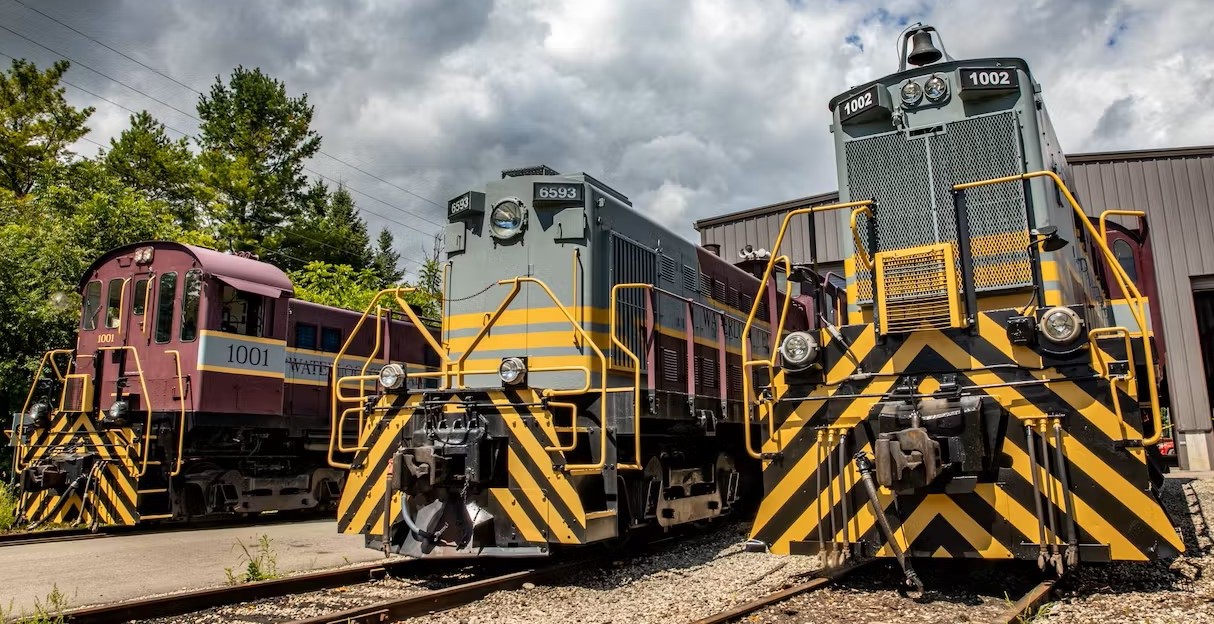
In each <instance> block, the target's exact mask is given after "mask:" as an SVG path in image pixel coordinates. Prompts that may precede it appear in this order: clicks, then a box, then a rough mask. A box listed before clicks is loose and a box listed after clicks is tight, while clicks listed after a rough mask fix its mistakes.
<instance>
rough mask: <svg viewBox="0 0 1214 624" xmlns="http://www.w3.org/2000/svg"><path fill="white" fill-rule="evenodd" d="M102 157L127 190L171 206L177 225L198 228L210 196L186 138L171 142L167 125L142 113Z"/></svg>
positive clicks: (106, 165) (132, 118)
mask: <svg viewBox="0 0 1214 624" xmlns="http://www.w3.org/2000/svg"><path fill="white" fill-rule="evenodd" d="M100 158H101V159H102V161H103V162H104V164H105V168H106V169H108V170H109V172H110V173H111V174H113V175H114V177H115V178H117V180H118V181H119V182H120V183H122V184H123V185H125V186H126V187H127V188H129V189H131V190H133V191H135V192H137V193H139V194H140V195H141V196H142V197H143V198H144V199H146V200H148V201H151V202H163V203H165V204H166V205H168V207H169V208H170V212H171V214H172V215H173V217H174V218H175V219H176V221H177V225H178V226H180V227H181V228H183V229H186V230H189V229H193V228H196V227H198V224H199V221H200V216H201V209H202V207H203V204H204V202H205V198H206V197H207V195H208V193H207V189H206V188H204V187H203V186H202V185H201V184H200V183H199V181H198V173H199V172H198V163H197V162H196V161H195V160H194V155H193V153H191V152H190V145H189V140H188V139H187V138H185V137H181V138H180V139H178V140H176V141H173V140H171V139H169V136H168V133H167V132H165V127H164V124H163V123H160V122H159V121H157V120H156V119H155V118H154V117H152V115H151V114H149V113H148V112H147V111H143V112H141V113H139V114H137V115H131V126H130V127H129V128H127V129H126V130H124V131H123V132H122V134H120V135H119V136H118V138H116V139H110V149H109V150H108V151H106V152H104V153H103V154H102V155H101V157H100Z"/></svg>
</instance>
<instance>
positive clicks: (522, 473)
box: [506, 449, 578, 544]
mask: <svg viewBox="0 0 1214 624" xmlns="http://www.w3.org/2000/svg"><path fill="white" fill-rule="evenodd" d="M526 461H527V460H526V459H525V458H522V457H519V456H518V454H517V453H515V451H514V450H513V449H511V450H510V453H509V458H508V461H507V462H506V465H507V470H508V471H509V473H510V476H511V477H512V478H513V479H514V482H515V483H517V484H518V485H519V489H518V490H515V491H514V495H515V496H518V495H519V494H522V495H523V496H525V497H527V500H529V501H531V506H532V507H534V508H535V509H537V510H539V512H540V513H541V514H543V515H544V522H546V523H547V524H548V528H549V529H551V530H550V531H549V533H550V536H551V537H553V538H555V539H556V541H558V542H560V543H562V544H577V543H578V539H577V535H575V534H574V532H573V529H572V528H570V526H569V525H568V524H567V523H566V522H565V520H564V519H563V518H561V515H560V514H559V513H557V511H556V510H555V509H553V508H552V504H551V503H549V502H548V496H549V494H548V493H547V492H546V491H545V490H544V489H543V488H541V487H540V484H539V483H537V482H536V481H535V479H534V478H533V477H532V476H531V473H530V472H529V471H528V470H527V465H526V464H525V463H524V462H526ZM540 541H546V540H544V539H540Z"/></svg>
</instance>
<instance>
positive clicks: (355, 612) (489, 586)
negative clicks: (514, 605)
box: [288, 561, 585, 624]
mask: <svg viewBox="0 0 1214 624" xmlns="http://www.w3.org/2000/svg"><path fill="white" fill-rule="evenodd" d="M584 567H585V562H584V561H579V562H569V563H563V564H558V565H554V566H550V567H545V568H537V569H532V570H523V571H520V572H511V573H508V574H503V575H501V576H495V577H492V578H487V579H481V580H477V581H471V582H468V583H463V584H460V585H454V586H452V587H447V588H444V589H436V590H432V591H428V592H424V593H420V594H414V595H411V596H406V597H404V598H397V599H393V600H385V601H383V602H377V603H375V604H370V605H367V606H365V607H356V608H354V609H348V610H346V611H339V612H337V613H330V614H327V615H321V616H317V617H312V618H307V619H302V620H294V621H292V622H289V623H288V624H380V623H381V622H395V621H398V620H403V619H405V618H410V617H417V616H422V615H427V614H430V613H434V612H436V611H445V610H447V609H454V608H456V607H460V606H463V605H466V604H469V603H471V602H473V601H475V600H479V599H480V598H483V597H485V596H487V595H489V594H491V593H493V592H495V591H503V590H511V589H519V588H520V587H522V586H523V584H524V583H536V582H542V581H546V580H549V579H551V578H559V577H560V576H562V575H565V574H568V573H570V572H572V571H574V570H579V569H584Z"/></svg>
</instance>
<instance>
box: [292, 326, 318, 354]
mask: <svg viewBox="0 0 1214 624" xmlns="http://www.w3.org/2000/svg"><path fill="white" fill-rule="evenodd" d="M295 348H296V349H312V350H315V349H316V326H315V325H309V324H307V323H296V324H295Z"/></svg>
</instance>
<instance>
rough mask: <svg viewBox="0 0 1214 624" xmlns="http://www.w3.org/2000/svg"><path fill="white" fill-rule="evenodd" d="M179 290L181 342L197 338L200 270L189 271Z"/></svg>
mask: <svg viewBox="0 0 1214 624" xmlns="http://www.w3.org/2000/svg"><path fill="white" fill-rule="evenodd" d="M184 286H185V287H184V288H182V289H181V341H182V342H190V341H191V340H194V339H195V338H197V337H198V308H199V306H200V304H201V303H202V270H201V269H190V270H189V271H186V274H185V285H184Z"/></svg>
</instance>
